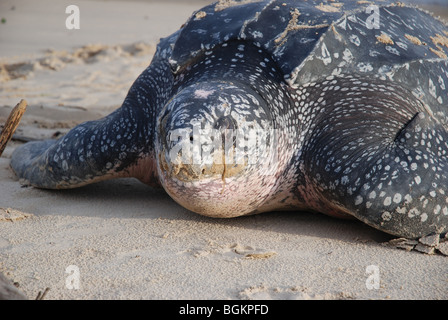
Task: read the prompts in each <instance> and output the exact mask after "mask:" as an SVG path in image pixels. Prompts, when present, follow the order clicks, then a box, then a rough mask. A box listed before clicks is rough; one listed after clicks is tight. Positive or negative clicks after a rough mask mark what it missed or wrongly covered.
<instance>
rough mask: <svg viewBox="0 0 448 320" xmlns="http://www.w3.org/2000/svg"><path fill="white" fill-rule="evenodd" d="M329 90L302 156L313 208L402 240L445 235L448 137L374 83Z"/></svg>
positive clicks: (419, 109) (333, 84)
mask: <svg viewBox="0 0 448 320" xmlns="http://www.w3.org/2000/svg"><path fill="white" fill-rule="evenodd" d="M326 87H327V89H326V92H325V93H324V94H320V97H319V98H316V100H318V101H320V105H321V106H324V107H322V108H323V109H325V112H322V113H321V114H320V115H318V116H317V117H316V119H315V120H314V122H313V123H315V126H314V129H313V130H312V131H311V132H310V133H309V139H308V141H307V145H306V146H305V151H304V168H305V175H306V178H307V182H306V184H307V188H304V190H307V191H306V192H305V193H306V194H305V195H306V198H307V199H314V202H313V201H309V203H310V205H311V206H313V207H314V208H315V209H316V210H319V211H322V212H330V213H331V212H332V211H334V212H336V213H338V212H339V213H347V214H350V215H352V216H354V217H356V218H358V219H359V220H361V221H363V222H365V223H367V224H368V225H370V226H373V227H375V228H377V229H379V230H381V231H384V232H387V233H390V234H393V235H396V236H399V237H406V238H418V237H422V236H425V235H428V234H431V233H444V232H446V231H447V230H448V187H447V186H448V171H447V169H448V157H447V154H448V144H447V141H448V132H447V130H446V128H445V127H444V126H443V125H442V124H441V123H440V122H439V121H438V119H436V118H434V116H433V115H432V112H431V110H430V108H429V107H428V106H427V105H424V104H423V103H421V102H419V101H418V99H416V98H415V97H414V96H413V95H412V94H411V92H410V91H408V90H406V89H404V88H402V87H400V86H397V85H394V84H391V83H387V84H386V83H385V82H382V81H379V80H366V79H356V78H354V77H353V78H350V77H349V78H347V79H333V80H330V81H327V85H326ZM316 199H317V200H316Z"/></svg>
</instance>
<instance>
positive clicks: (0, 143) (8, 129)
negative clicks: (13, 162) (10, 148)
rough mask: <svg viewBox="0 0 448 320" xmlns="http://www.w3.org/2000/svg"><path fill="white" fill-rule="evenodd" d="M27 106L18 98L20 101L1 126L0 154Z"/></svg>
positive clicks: (24, 101)
mask: <svg viewBox="0 0 448 320" xmlns="http://www.w3.org/2000/svg"><path fill="white" fill-rule="evenodd" d="M26 107H27V103H26V100H23V99H22V100H20V102H19V103H18V104H17V105H16V106H15V107H14V109H12V111H11V113H10V114H9V117H8V120H6V123H5V126H4V127H3V131H2V133H1V134H0V156H1V155H2V153H3V151H4V150H5V148H6V144H7V143H8V142H9V140H10V139H11V137H12V135H13V133H14V131H16V129H17V126H18V125H19V123H20V119H22V116H23V114H24V113H25V110H26Z"/></svg>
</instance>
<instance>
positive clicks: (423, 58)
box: [11, 0, 448, 238]
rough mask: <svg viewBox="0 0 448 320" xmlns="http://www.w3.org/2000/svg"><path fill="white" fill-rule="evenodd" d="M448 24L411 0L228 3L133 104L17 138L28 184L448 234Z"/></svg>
mask: <svg viewBox="0 0 448 320" xmlns="http://www.w3.org/2000/svg"><path fill="white" fill-rule="evenodd" d="M447 48H448V28H447V27H446V25H445V24H444V23H443V22H441V21H439V20H438V19H436V18H434V17H433V16H431V15H430V14H428V13H427V12H425V11H422V10H420V9H417V8H414V7H408V6H404V5H403V4H401V3H389V2H387V1H379V2H377V3H376V4H374V3H373V2H372V1H355V0H338V1H325V0H304V1H292V0H281V1H276V0H272V1H253V0H252V1H251V0H242V1H236V0H227V1H219V2H217V3H214V4H211V5H209V6H206V7H204V8H203V9H201V10H199V11H197V12H195V13H194V14H193V15H192V17H191V18H190V19H189V20H188V21H187V23H185V24H184V25H183V26H182V27H181V29H180V30H179V31H177V32H175V33H174V34H172V35H171V36H169V37H167V38H164V39H162V40H161V41H160V43H159V45H158V48H157V52H156V54H155V56H154V58H153V60H152V62H151V64H150V65H149V67H148V68H147V69H146V70H145V71H144V72H143V73H142V74H141V75H140V76H139V77H138V79H137V80H136V81H135V83H134V84H133V85H132V87H131V88H130V90H129V93H128V95H127V97H126V99H125V100H124V102H123V105H122V107H121V108H119V109H118V110H116V111H115V112H113V113H112V114H110V115H109V116H107V117H105V118H103V119H101V120H98V121H90V122H86V123H83V124H81V125H79V126H77V127H75V128H74V129H72V130H71V131H70V132H69V133H67V134H66V135H65V136H64V137H62V138H60V139H59V140H52V141H41V142H30V143H27V144H25V145H23V146H21V147H19V148H17V149H16V151H15V152H14V154H13V155H12V160H11V166H12V168H13V170H14V171H15V172H16V174H17V175H18V177H19V178H21V179H24V180H25V181H26V183H28V184H30V185H32V186H35V187H39V188H49V189H61V188H74V187H79V186H83V185H86V184H89V183H93V182H97V181H100V180H104V179H109V178H115V177H136V178H138V179H140V180H141V181H143V182H145V183H148V184H150V185H161V186H163V188H164V189H165V190H166V191H167V193H168V194H169V195H170V196H171V197H172V198H173V199H174V200H176V201H177V202H178V203H180V204H181V205H182V206H184V207H186V208H188V209H190V210H192V211H195V212H197V213H200V214H203V215H207V216H212V217H236V216H241V215H248V214H254V213H259V212H266V211H273V210H297V211H298V210H311V211H317V212H322V213H325V214H329V215H333V216H337V217H347V216H354V217H356V218H357V219H359V220H361V221H363V222H365V223H367V224H368V225H370V226H373V227H375V228H377V229H379V230H382V231H384V232H387V233H390V234H393V235H397V236H402V237H407V238H417V237H421V236H425V235H428V234H432V233H444V232H446V231H447V229H448V158H447V152H448V132H447V126H448V109H447V108H448V94H447V92H448V91H447V90H448V60H447V53H448V50H447Z"/></svg>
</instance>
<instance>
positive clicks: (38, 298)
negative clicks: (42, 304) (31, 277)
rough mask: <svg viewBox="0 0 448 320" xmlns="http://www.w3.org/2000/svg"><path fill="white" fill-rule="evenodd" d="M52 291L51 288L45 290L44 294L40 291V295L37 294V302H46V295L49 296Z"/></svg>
mask: <svg viewBox="0 0 448 320" xmlns="http://www.w3.org/2000/svg"><path fill="white" fill-rule="evenodd" d="M48 291H50V288H48V287H47V288H45V290H44V292H42V291H39V293H38V294H37V297H36V300H44V298H45V295H46V294H47V292H48Z"/></svg>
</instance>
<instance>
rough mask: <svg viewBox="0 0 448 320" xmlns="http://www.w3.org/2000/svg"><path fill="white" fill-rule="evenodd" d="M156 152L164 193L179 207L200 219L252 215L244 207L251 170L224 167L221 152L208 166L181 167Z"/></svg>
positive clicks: (248, 206) (243, 166)
mask: <svg viewBox="0 0 448 320" xmlns="http://www.w3.org/2000/svg"><path fill="white" fill-rule="evenodd" d="M169 153H170V152H169V151H167V150H160V152H159V153H158V157H157V162H158V165H157V170H158V175H159V178H160V182H161V184H162V186H163V187H164V189H165V191H166V192H167V193H168V194H169V195H170V196H171V197H172V198H173V199H174V200H175V201H176V202H178V203H179V204H180V205H182V206H183V207H185V208H187V209H188V210H191V211H193V212H196V213H199V214H201V215H205V216H210V217H219V218H230V217H236V216H241V215H246V214H249V213H251V212H252V211H254V209H255V208H256V205H255V206H254V205H253V204H248V198H247V190H242V189H244V188H245V186H246V185H247V181H248V180H250V177H251V174H250V172H253V171H254V169H255V168H254V166H253V165H250V164H248V163H247V162H244V163H239V164H238V163H235V164H234V163H226V162H225V156H224V154H223V152H222V150H219V151H217V152H216V154H217V155H215V156H214V160H215V161H214V162H213V163H212V164H207V165H205V164H203V163H202V164H201V163H197V164H195V163H182V162H181V161H180V157H179V156H178V157H177V158H175V159H172V158H171V157H170V154H169ZM221 160H222V161H221Z"/></svg>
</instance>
